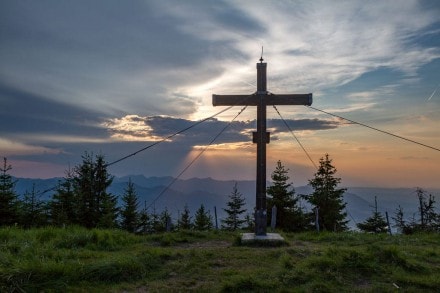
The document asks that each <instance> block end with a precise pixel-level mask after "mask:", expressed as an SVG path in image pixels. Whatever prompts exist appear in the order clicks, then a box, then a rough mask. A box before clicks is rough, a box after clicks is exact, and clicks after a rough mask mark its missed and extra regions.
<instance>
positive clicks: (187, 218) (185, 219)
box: [177, 204, 193, 230]
mask: <svg viewBox="0 0 440 293" xmlns="http://www.w3.org/2000/svg"><path fill="white" fill-rule="evenodd" d="M177 226H178V228H179V230H191V229H192V227H193V225H192V223H191V215H190V211H189V208H188V205H187V204H185V207H184V208H183V213H182V214H181V215H180V217H179V219H178V221H177Z"/></svg>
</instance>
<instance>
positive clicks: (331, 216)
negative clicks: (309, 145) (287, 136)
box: [307, 154, 348, 231]
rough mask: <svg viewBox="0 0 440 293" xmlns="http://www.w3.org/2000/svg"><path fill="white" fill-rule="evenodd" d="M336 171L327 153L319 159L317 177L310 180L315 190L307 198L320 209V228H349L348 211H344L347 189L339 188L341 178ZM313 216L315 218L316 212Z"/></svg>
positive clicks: (335, 229) (336, 229) (337, 229)
mask: <svg viewBox="0 0 440 293" xmlns="http://www.w3.org/2000/svg"><path fill="white" fill-rule="evenodd" d="M336 172H337V170H336V168H335V167H334V166H333V165H332V160H331V159H330V158H329V155H328V154H326V155H325V157H323V158H321V159H320V160H319V168H318V171H317V172H316V173H315V177H314V178H313V179H311V180H309V184H310V185H311V186H312V188H313V190H314V191H313V193H312V194H311V195H309V196H308V197H307V200H308V201H309V203H310V204H311V205H313V207H314V208H317V209H318V215H319V217H318V224H319V229H320V230H327V231H344V230H346V229H347V223H348V221H347V220H346V217H347V213H346V212H345V211H344V210H345V206H346V205H347V204H346V203H345V202H344V198H343V196H344V192H345V191H346V190H347V189H346V188H337V186H338V185H339V183H340V182H341V178H338V177H335V174H336ZM311 218H312V219H314V218H315V217H314V214H313V215H311Z"/></svg>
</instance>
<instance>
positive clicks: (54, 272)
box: [0, 227, 440, 292]
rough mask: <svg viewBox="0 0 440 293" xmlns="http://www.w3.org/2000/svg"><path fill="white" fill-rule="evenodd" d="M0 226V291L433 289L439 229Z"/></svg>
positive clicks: (439, 257) (438, 274)
mask: <svg viewBox="0 0 440 293" xmlns="http://www.w3.org/2000/svg"><path fill="white" fill-rule="evenodd" d="M238 235H239V234H238V233H228V232H195V231H182V232H175V233H163V234H157V235H149V236H136V235H132V234H129V233H126V232H123V231H119V230H98V229H92V230H87V229H83V228H80V227H69V228H66V229H61V228H44V229H32V230H21V229H17V228H2V229H0V291H1V292H40V291H45V292H66V291H67V292H84V291H86V292H138V291H139V292H144V291H148V292H163V291H166V292H169V291H171V292H176V291H197V292H200V291H202V292H205V291H206V292H207V291H209V292H268V291H271V292H273V291H278V292H279V291H281V292H311V291H313V292H314V291H316V292H329V291H330V292H394V291H395V290H397V287H399V288H400V290H402V291H406V292H414V291H423V292H438V288H440V235H439V234H416V235H410V236H407V235H395V236H389V235H373V234H361V233H350V232H348V233H338V234H334V233H320V234H317V233H312V232H309V233H300V234H294V233H290V234H284V235H283V236H284V237H285V239H286V241H287V245H285V246H279V247H270V246H258V247H251V246H241V245H239V241H237V236H238Z"/></svg>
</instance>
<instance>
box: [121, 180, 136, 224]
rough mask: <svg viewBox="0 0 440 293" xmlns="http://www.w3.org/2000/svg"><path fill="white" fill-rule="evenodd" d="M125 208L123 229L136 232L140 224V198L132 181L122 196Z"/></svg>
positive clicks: (122, 212) (122, 222) (123, 209)
mask: <svg viewBox="0 0 440 293" xmlns="http://www.w3.org/2000/svg"><path fill="white" fill-rule="evenodd" d="M122 202H123V207H122V211H121V217H122V221H121V227H122V229H124V230H127V231H129V232H131V233H134V232H136V230H137V227H138V224H139V214H138V211H137V210H138V205H139V203H138V198H137V195H136V190H135V187H134V184H133V182H131V179H129V180H128V183H127V188H126V189H125V191H124V195H123V196H122Z"/></svg>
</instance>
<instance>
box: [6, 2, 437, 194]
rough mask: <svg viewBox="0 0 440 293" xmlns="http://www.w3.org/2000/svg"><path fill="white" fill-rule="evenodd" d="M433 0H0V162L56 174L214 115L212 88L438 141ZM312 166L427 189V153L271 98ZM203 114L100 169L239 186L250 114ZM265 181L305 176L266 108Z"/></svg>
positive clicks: (432, 168)
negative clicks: (300, 101) (326, 161)
mask: <svg viewBox="0 0 440 293" xmlns="http://www.w3.org/2000/svg"><path fill="white" fill-rule="evenodd" d="M439 15H440V2H439V1H436V0H432V1H427V0H422V1H412V0H403V1H391V0H388V1H293V0H292V1H245V0H243V1H177V0H176V1H154V0H153V1H139V0H132V1H111V0H110V1H81V0H79V1H58V0H42V1H26V0H24V1H13V0H5V1H1V3H0V156H2V157H6V158H7V159H8V163H9V164H11V165H12V170H11V171H10V173H11V174H12V175H14V176H17V177H27V178H50V177H62V176H64V175H65V172H66V170H68V169H69V168H74V167H75V166H77V165H78V164H80V163H81V161H82V156H83V155H84V154H85V152H87V153H91V154H94V155H96V154H102V155H104V156H105V159H106V161H107V162H114V161H116V160H118V159H120V158H122V157H125V156H127V155H129V154H132V153H134V152H136V151H138V150H140V149H143V148H145V147H146V146H148V145H150V144H151V143H154V142H158V141H160V140H162V139H163V138H164V137H167V136H169V135H170V134H173V133H175V132H177V131H180V130H182V129H184V128H186V127H188V126H191V125H192V124H194V123H195V122H197V121H199V120H200V119H205V118H208V117H211V116H214V115H215V114H216V113H218V112H220V111H221V110H223V109H224V108H225V107H213V106H212V94H252V93H254V92H255V91H256V65H255V64H256V63H257V62H259V61H258V60H259V59H260V57H261V55H262V47H263V58H264V61H265V62H267V88H268V91H270V92H271V93H279V94H282V93H313V105H312V106H313V107H315V108H317V109H321V110H325V111H328V112H331V113H334V114H336V115H339V116H342V117H344V118H348V119H351V120H353V121H356V122H360V123H364V124H367V125H369V126H372V127H375V128H378V129H381V130H384V131H388V132H391V133H393V134H396V135H399V136H402V137H405V138H408V139H411V140H415V141H417V142H420V143H423V144H426V145H429V146H432V147H434V148H437V149H438V148H440V115H439V112H440V88H439V87H440V18H439ZM277 108H278V110H279V112H280V114H281V115H282V117H283V118H284V119H285V121H286V122H287V123H288V124H289V126H290V128H291V129H292V130H293V133H294V135H295V136H296V138H297V139H298V140H299V141H300V142H301V144H302V146H303V147H304V149H305V150H306V151H307V154H308V156H310V158H311V159H312V161H313V162H314V164H315V165H317V164H318V163H319V159H320V158H322V157H323V156H324V155H325V154H326V153H328V154H329V156H330V158H331V159H332V160H333V165H334V166H335V167H336V168H337V170H338V172H337V175H338V176H339V177H341V179H342V183H341V184H342V186H376V187H416V186H420V187H424V188H440V176H439V175H440V152H439V151H438V150H434V149H430V148H427V147H423V146H420V145H417V144H414V143H410V142H408V141H405V140H401V139H398V138H396V137H392V136H390V135H386V134H383V133H380V132H377V131H374V130H371V129H369V128H366V127H362V126H359V125H356V124H353V123H349V122H348V121H346V120H342V119H339V118H337V117H334V116H331V115H326V114H324V113H322V112H319V111H316V110H314V109H311V108H309V107H306V106H278V107H277ZM241 109H242V107H233V108H232V109H230V110H228V111H226V112H224V113H221V114H219V115H216V116H214V117H213V118H210V119H208V120H207V121H206V122H203V123H201V124H199V125H197V126H195V127H193V128H191V129H190V130H188V131H185V132H183V133H181V134H179V135H176V136H174V137H172V138H170V139H167V140H166V141H164V142H162V143H160V144H158V145H157V146H154V147H151V148H149V149H147V150H145V151H142V152H139V153H138V154H136V155H134V156H131V157H129V158H127V159H125V160H123V161H120V162H118V163H116V164H113V165H111V166H109V167H108V168H109V169H108V171H109V172H110V173H111V174H113V175H115V176H125V175H134V174H143V175H145V176H177V175H178V174H179V173H180V172H181V171H182V170H183V169H184V168H185V167H186V166H188V164H189V163H190V162H191V161H192V160H193V158H195V157H196V156H197V155H198V154H199V153H200V152H201V151H203V150H204V149H205V147H206V145H208V144H209V143H210V142H211V141H212V140H213V138H214V137H215V136H216V135H218V133H220V131H221V130H222V129H223V128H224V127H226V126H227V125H228V124H229V123H230V125H229V127H227V128H226V130H225V131H224V132H223V133H222V134H221V135H220V136H219V138H218V139H217V140H215V141H214V143H213V144H212V145H211V146H210V147H209V148H207V149H206V150H205V152H204V153H203V155H202V156H201V157H200V158H199V159H198V160H196V161H195V162H194V163H193V164H192V165H191V167H190V168H188V170H187V171H186V172H184V173H183V174H182V177H181V178H192V177H200V178H205V177H212V178H215V179H220V180H253V179H254V178H255V175H256V170H255V168H256V145H255V144H253V143H252V131H255V127H256V122H255V119H256V109H255V107H251V106H250V107H247V108H246V109H245V110H244V111H243V112H242V113H241V114H240V115H239V116H238V117H237V118H236V119H235V120H234V121H233V122H232V123H231V121H232V119H233V118H234V116H236V115H237V114H238V113H239V112H240V111H241ZM267 113H268V122H267V123H268V129H269V131H270V132H271V141H270V144H269V145H268V147H267V174H268V178H267V179H268V180H270V174H271V172H272V171H273V170H274V169H275V166H276V162H277V161H278V160H281V162H282V163H283V165H284V166H285V167H286V168H288V169H289V176H290V181H291V182H292V183H293V184H294V185H295V186H300V185H305V184H307V182H308V180H309V179H312V178H313V176H314V173H315V172H316V169H315V167H314V165H313V164H312V162H311V160H310V159H309V157H308V156H307V154H306V152H304V150H303V149H302V148H301V146H300V145H299V144H298V142H297V141H296V139H295V138H294V136H293V135H292V133H291V132H290V131H289V130H288V129H287V128H286V127H285V125H284V122H283V121H282V120H281V118H280V116H279V115H278V113H277V112H276V111H275V110H274V109H273V108H271V107H268V108H267Z"/></svg>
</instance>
